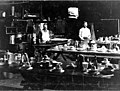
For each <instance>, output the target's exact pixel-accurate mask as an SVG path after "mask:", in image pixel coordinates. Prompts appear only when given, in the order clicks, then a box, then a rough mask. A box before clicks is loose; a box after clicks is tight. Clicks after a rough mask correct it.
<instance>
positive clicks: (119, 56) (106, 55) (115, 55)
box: [47, 49, 120, 59]
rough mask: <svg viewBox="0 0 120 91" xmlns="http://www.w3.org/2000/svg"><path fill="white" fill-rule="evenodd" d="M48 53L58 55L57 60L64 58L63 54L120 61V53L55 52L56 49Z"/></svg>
mask: <svg viewBox="0 0 120 91" xmlns="http://www.w3.org/2000/svg"><path fill="white" fill-rule="evenodd" d="M47 52H50V53H57V55H56V57H55V59H57V57H58V56H59V55H62V56H63V57H64V55H63V54H80V55H83V56H85V57H100V58H114V59H120V52H98V51H87V50H84V51H77V50H67V51H63V50H55V49H49V50H47Z"/></svg>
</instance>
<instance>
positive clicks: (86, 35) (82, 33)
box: [79, 21, 91, 40]
mask: <svg viewBox="0 0 120 91" xmlns="http://www.w3.org/2000/svg"><path fill="white" fill-rule="evenodd" d="M79 38H80V39H81V40H85V39H89V40H90V38H91V33H90V29H89V28H88V23H87V22H86V21H84V27H82V28H81V29H80V30H79Z"/></svg>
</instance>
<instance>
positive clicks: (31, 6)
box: [0, 1, 120, 49]
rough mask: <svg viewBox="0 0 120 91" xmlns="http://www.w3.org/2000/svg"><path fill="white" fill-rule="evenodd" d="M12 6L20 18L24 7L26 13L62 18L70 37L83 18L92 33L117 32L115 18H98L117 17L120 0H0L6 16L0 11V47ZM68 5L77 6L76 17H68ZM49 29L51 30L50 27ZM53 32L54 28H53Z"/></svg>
mask: <svg viewBox="0 0 120 91" xmlns="http://www.w3.org/2000/svg"><path fill="white" fill-rule="evenodd" d="M13 5H14V6H15V12H16V13H17V16H18V17H19V18H20V19H22V17H23V15H24V13H25V12H24V10H28V11H29V12H30V13H32V14H35V13H38V14H39V16H40V17H41V18H46V19H47V18H48V17H50V19H51V20H52V21H55V19H56V18H58V16H60V17H61V18H62V19H63V18H64V19H65V21H66V28H65V34H66V35H67V37H70V38H75V39H77V38H78V32H79V29H80V28H81V27H82V23H83V21H84V20H85V21H88V23H89V28H90V24H91V23H93V24H94V30H95V34H96V37H97V38H98V37H100V36H109V35H115V34H117V33H118V31H119V30H117V28H118V26H117V21H101V19H119V18H120V10H119V9H120V1H41V2H40V1H27V2H23V1H14V2H13V1H6V2H5V1H4V2H3V1H0V11H1V12H2V11H6V13H7V16H6V18H2V16H1V14H0V49H7V48H8V44H9V35H6V33H5V31H6V30H5V26H10V25H11V21H12V18H11V7H12V6H13ZM68 7H78V8H79V17H78V19H69V18H68ZM50 29H53V30H52V31H55V30H54V28H53V27H52V28H50ZM56 33H57V32H56Z"/></svg>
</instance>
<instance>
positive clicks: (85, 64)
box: [82, 62, 88, 71]
mask: <svg viewBox="0 0 120 91" xmlns="http://www.w3.org/2000/svg"><path fill="white" fill-rule="evenodd" d="M82 66H83V71H87V68H88V62H82Z"/></svg>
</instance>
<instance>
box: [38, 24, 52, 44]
mask: <svg viewBox="0 0 120 91" xmlns="http://www.w3.org/2000/svg"><path fill="white" fill-rule="evenodd" d="M40 31H41V34H42V42H43V43H46V42H47V41H50V33H49V30H48V27H47V23H44V24H43V28H41V29H40Z"/></svg>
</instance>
